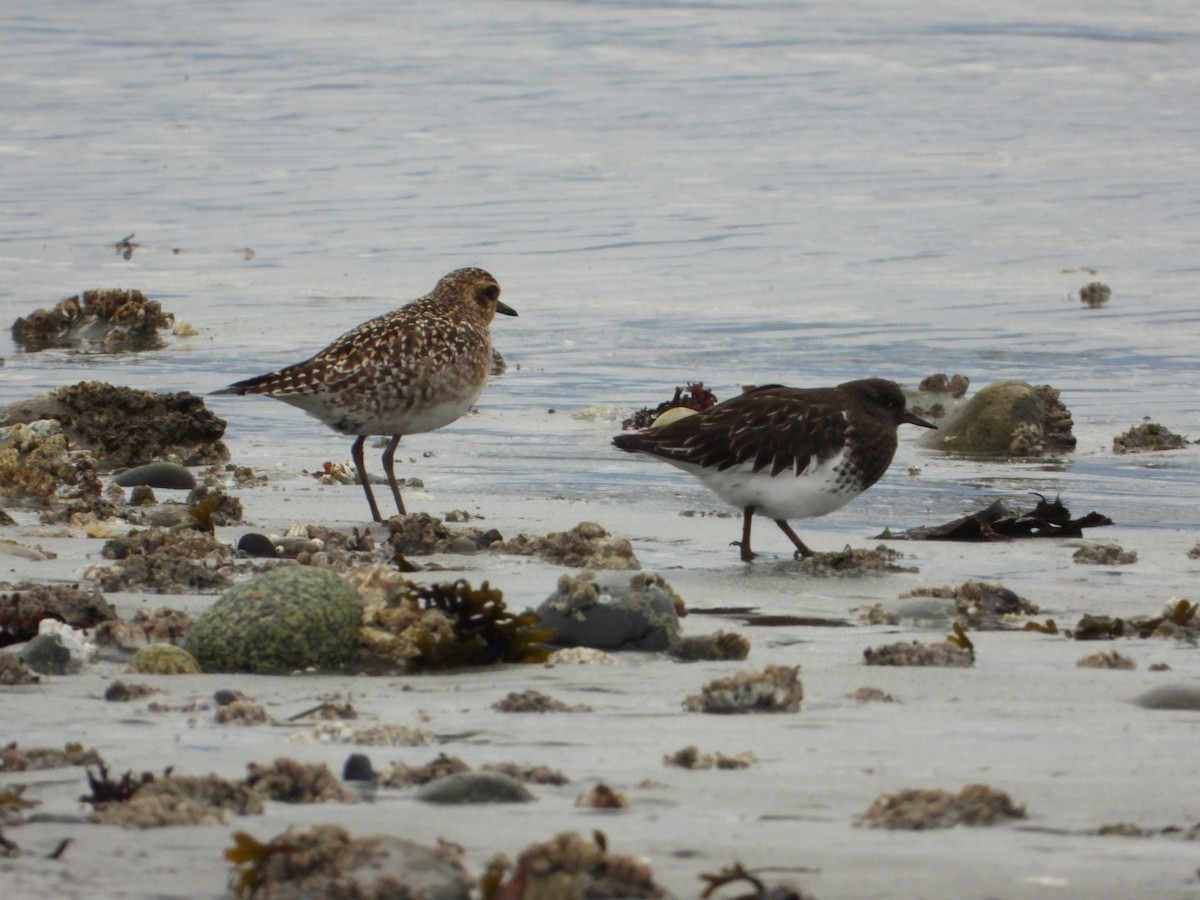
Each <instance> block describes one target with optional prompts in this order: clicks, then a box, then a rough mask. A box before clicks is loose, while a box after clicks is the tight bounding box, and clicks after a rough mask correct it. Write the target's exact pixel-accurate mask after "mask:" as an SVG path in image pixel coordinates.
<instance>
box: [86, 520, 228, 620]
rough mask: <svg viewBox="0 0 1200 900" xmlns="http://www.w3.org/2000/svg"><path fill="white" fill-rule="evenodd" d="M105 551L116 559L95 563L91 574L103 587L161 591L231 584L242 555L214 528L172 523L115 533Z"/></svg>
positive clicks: (199, 589)
mask: <svg viewBox="0 0 1200 900" xmlns="http://www.w3.org/2000/svg"><path fill="white" fill-rule="evenodd" d="M100 554H101V555H102V556H103V557H104V558H105V559H111V560H114V561H115V565H111V566H92V567H90V568H89V569H88V570H87V572H86V574H87V577H89V578H92V579H95V580H96V581H97V582H99V584H100V587H101V588H102V589H104V590H106V591H139V590H140V591H152V592H154V593H158V594H184V593H192V592H196V591H211V590H220V589H222V588H226V587H229V586H230V585H231V584H233V573H234V561H235V560H236V558H237V556H236V553H235V552H234V550H233V548H232V547H230V546H229V545H228V544H226V543H223V542H221V541H218V540H217V539H216V538H214V537H213V536H212V535H211V534H206V533H204V532H201V531H193V530H190V529H183V530H175V529H167V528H147V529H145V530H144V531H137V532H134V533H133V534H128V535H122V536H120V537H115V538H112V539H111V540H109V541H106V542H105V544H104V546H103V548H101V551H100ZM114 618H115V617H114Z"/></svg>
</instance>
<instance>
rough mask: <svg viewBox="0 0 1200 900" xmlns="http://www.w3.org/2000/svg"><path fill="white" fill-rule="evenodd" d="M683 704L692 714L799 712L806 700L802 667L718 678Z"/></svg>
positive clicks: (774, 667) (784, 667)
mask: <svg viewBox="0 0 1200 900" xmlns="http://www.w3.org/2000/svg"><path fill="white" fill-rule="evenodd" d="M700 691H701V692H700V693H699V694H692V695H690V696H688V697H687V698H686V699H685V700H684V701H683V707H684V709H686V710H688V711H689V712H706V713H747V712H797V711H798V710H799V709H800V701H801V700H803V699H804V685H803V684H802V683H801V681H800V667H799V666H778V665H769V666H767V667H766V668H765V669H763V670H762V671H761V672H738V673H737V674H736V675H733V676H730V677H727V678H714V679H713V680H712V681H710V682H708V683H707V684H705V685H704V686H703V687H702V688H701V689H700Z"/></svg>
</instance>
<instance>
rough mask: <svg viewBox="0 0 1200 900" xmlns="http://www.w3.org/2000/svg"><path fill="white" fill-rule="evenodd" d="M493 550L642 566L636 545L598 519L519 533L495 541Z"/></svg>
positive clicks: (564, 562)
mask: <svg viewBox="0 0 1200 900" xmlns="http://www.w3.org/2000/svg"><path fill="white" fill-rule="evenodd" d="M490 549H491V550H492V552H499V553H513V554H516V555H518V556H539V557H541V558H542V559H544V560H546V561H547V562H552V563H555V564H557V565H561V566H571V567H572V568H576V569H640V568H641V567H642V566H641V563H639V562H638V560H637V557H636V556H634V554H633V546H632V545H631V544H630V543H629V541H628V540H625V539H624V538H610V536H609V533H608V532H607V531H605V530H604V529H603V528H602V527H601V526H599V525H597V524H596V523H595V522H580V523H579V524H578V525H576V526H575V527H574V528H572V529H571V530H570V531H555V532H551V533H550V534H548V535H546V536H545V537H540V536H537V535H530V534H519V535H517V536H516V537H515V538H513V539H512V540H509V541H505V542H503V543H496V544H494V545H492V546H491V548H490Z"/></svg>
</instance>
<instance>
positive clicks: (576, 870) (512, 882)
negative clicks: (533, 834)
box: [485, 831, 667, 900]
mask: <svg viewBox="0 0 1200 900" xmlns="http://www.w3.org/2000/svg"><path fill="white" fill-rule="evenodd" d="M607 843H608V842H607V841H606V840H605V838H604V836H603V835H602V834H601V833H599V832H596V834H595V836H594V837H591V838H585V837H584V836H583V835H581V834H578V833H577V832H573V831H571V832H563V833H561V834H559V835H557V836H556V837H555V838H554V839H553V840H550V841H547V842H546V843H544V844H531V845H530V846H528V847H526V848H525V849H524V850H523V851H522V852H521V855H520V856H519V857H517V865H516V871H515V872H514V873H513V875H512V877H511V878H510V879H509V881H508V882H507V883H506V884H504V885H500V884H499V882H500V881H501V880H502V874H498V873H503V871H504V869H505V868H507V864H506V862H505V861H503V860H499V859H498V860H494V861H493V862H492V864H491V865H490V866H489V874H488V875H487V876H485V878H488V879H492V880H493V882H494V883H495V886H496V888H497V890H498V893H497V894H495V895H494V896H501V897H511V898H513V900H563V898H566V897H665V896H667V892H666V891H665V890H664V889H663V888H662V887H661V886H660V885H659V884H657V883H656V882H655V881H654V873H653V872H652V871H651V870H650V867H649V866H648V865H647V864H646V863H645V862H644V861H643V860H642V859H640V858H639V857H636V856H620V855H618V854H615V853H610V852H609V850H608V846H607Z"/></svg>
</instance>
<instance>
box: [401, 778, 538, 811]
mask: <svg viewBox="0 0 1200 900" xmlns="http://www.w3.org/2000/svg"><path fill="white" fill-rule="evenodd" d="M414 797H415V798H416V799H417V800H421V801H422V802H424V803H437V804H444V805H459V804H468V803H469V804H476V803H530V802H532V801H534V800H536V799H537V798H536V797H535V796H534V795H533V794H532V793H530V791H529V789H528V788H527V787H525V785H523V784H522V783H521V782H519V781H517V779H515V778H513V777H512V776H511V775H506V774H504V773H503V772H489V771H479V772H452V773H451V774H449V775H443V776H442V777H441V778H437V779H434V780H433V781H431V782H429V783H428V784H426V785H424V786H422V787H421V789H420V790H418V791H417V792H416V794H414Z"/></svg>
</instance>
